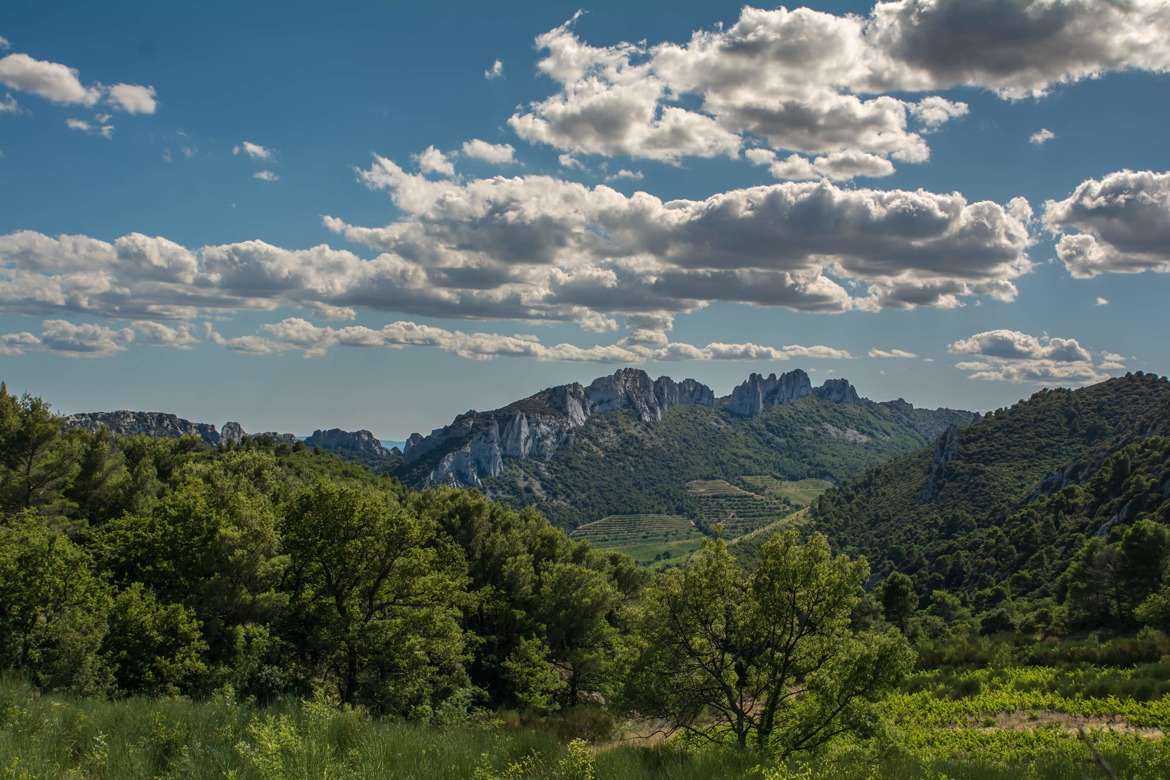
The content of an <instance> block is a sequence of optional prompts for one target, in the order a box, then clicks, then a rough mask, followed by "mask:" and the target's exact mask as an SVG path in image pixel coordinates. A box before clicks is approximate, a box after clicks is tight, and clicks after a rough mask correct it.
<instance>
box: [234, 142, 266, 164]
mask: <svg viewBox="0 0 1170 780" xmlns="http://www.w3.org/2000/svg"><path fill="white" fill-rule="evenodd" d="M240 152H243V153H244V154H246V155H248V157H250V158H251V159H253V160H271V159H272V158H273V157H274V156H275V155H276V150H275V149H269V148H267V147H264V146H261V145H260V144H254V143H252V142H251V141H244V142H243V143H241V144H237V145H236V146H233V147H232V154H234V155H238V154H240Z"/></svg>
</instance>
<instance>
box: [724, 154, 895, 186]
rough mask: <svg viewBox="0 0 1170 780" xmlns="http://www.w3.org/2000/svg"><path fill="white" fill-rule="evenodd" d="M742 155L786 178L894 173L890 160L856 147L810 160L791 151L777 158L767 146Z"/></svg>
mask: <svg viewBox="0 0 1170 780" xmlns="http://www.w3.org/2000/svg"><path fill="white" fill-rule="evenodd" d="M746 157H747V158H748V160H750V161H751V162H753V163H755V164H756V165H767V166H768V172H769V173H771V174H772V176H774V177H775V178H777V179H787V180H790V181H811V180H815V179H829V180H831V181H842V180H846V181H847V180H849V179H853V178H855V177H857V176H865V177H872V178H877V177H881V176H889V175H891V174H892V173H893V172H894V165H893V163H891V162H890V161H889V160H887V159H885V158H884V157H879V156H878V155H876V154H869V153H867V152H859V151H856V150H849V151H844V152H833V153H832V154H828V155H824V156H821V157H817V158H816V159H814V160H809V159H808V158H806V157H801V156H800V155H799V154H791V155H789V156H788V157H787V158H786V159H784V160H780V159H778V158H777V157H776V153H775V152H773V151H772V150H770V149H749V150H748V151H747V152H746Z"/></svg>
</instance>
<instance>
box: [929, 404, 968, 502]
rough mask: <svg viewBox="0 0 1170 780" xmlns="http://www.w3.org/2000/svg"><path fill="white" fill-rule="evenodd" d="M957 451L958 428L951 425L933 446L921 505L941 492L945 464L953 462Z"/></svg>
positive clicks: (944, 476) (945, 469) (945, 468)
mask: <svg viewBox="0 0 1170 780" xmlns="http://www.w3.org/2000/svg"><path fill="white" fill-rule="evenodd" d="M958 451H959V426H957V425H955V424H954V423H951V424H950V425H948V426H947V429H946V430H945V431H943V435H942V436H939V437H938V442H936V443H935V445H934V455H932V456H931V459H930V474H929V476H928V477H927V479H926V489H924V490H923V491H922V503H924V504H925V503H927V502H928V501H933V500H934V497H935V496H937V495H938V494H939V493H940V492H942V488H943V482H944V480H945V478H946V472H947V464H948V463H950V462H951V461H952V460H954V458H955V453H956V452H958Z"/></svg>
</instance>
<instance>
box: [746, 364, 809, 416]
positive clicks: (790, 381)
mask: <svg viewBox="0 0 1170 780" xmlns="http://www.w3.org/2000/svg"><path fill="white" fill-rule="evenodd" d="M812 392H813V388H812V382H811V381H810V380H809V378H808V374H806V373H804V371H801V370H800V369H799V368H798V369H796V370H794V371H788V372H786V373H783V374H781V375H780V376H776V375H775V374H769V375H768V376H767V377H763V376H761V375H759V374H752V375H751V376H749V377H748V378H747V381H745V382H744V383H743V384H741V385H740V386H739V387H737V388H735V389H734V390H732V391H731V397H730V398H729V399H727V401H726V402H725V404H724V406H725V407H726V409H727V411H729V412H731V413H733V414H738V415H742V416H744V417H750V416H752V415H755V414H759V413H760V412H762V411H764V410H765V409H768V408H770V407H773V406H778V405H780V404H786V403H788V402H789V401H795V400H796V399H798V398H804V397H805V396H806V395H811V394H812Z"/></svg>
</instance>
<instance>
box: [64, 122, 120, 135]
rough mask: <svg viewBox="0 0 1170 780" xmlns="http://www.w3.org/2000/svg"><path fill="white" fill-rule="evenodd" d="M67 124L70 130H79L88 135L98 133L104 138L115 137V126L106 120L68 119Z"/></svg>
mask: <svg viewBox="0 0 1170 780" xmlns="http://www.w3.org/2000/svg"><path fill="white" fill-rule="evenodd" d="M65 124H66V126H68V128H69V129H70V130H78V131H80V132H82V133H85V134H86V135H97V136H101V137H102V138H107V139H109V138H113V137H114V126H113V125H111V124H108V123H106V122H87V121H85V120H84V119H66V120H65Z"/></svg>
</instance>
